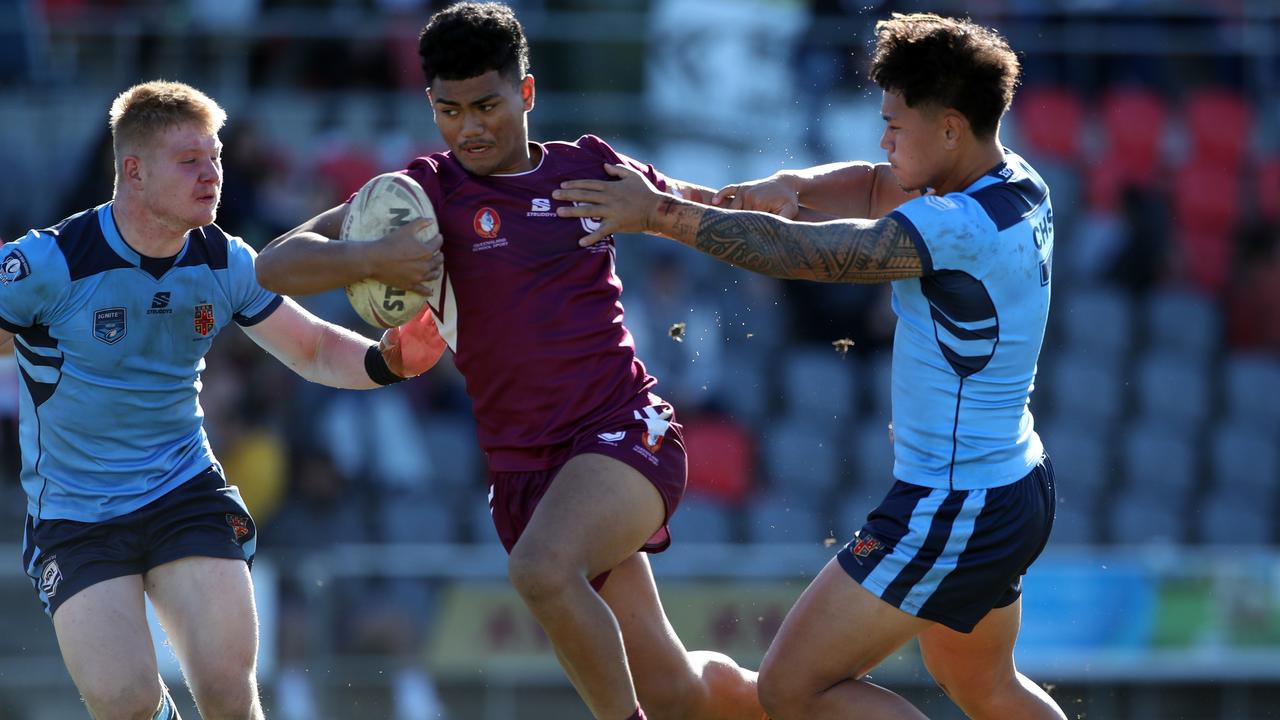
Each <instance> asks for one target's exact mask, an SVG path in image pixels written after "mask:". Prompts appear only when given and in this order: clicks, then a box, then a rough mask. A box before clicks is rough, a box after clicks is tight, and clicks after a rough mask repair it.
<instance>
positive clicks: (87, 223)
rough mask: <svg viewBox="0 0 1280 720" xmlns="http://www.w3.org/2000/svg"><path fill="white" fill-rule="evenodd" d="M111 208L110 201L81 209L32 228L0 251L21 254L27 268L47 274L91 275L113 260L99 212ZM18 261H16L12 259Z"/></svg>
mask: <svg viewBox="0 0 1280 720" xmlns="http://www.w3.org/2000/svg"><path fill="white" fill-rule="evenodd" d="M102 212H110V206H109V205H99V206H98V207H93V208H89V209H87V210H82V211H80V212H78V213H75V214H74V215H71V216H69V217H66V218H63V219H62V220H60V221H59V222H58V223H56V224H54V225H50V226H49V227H45V228H40V229H34V230H31V231H30V232H28V233H27V234H26V235H24V236H23V237H22V238H20V239H19V240H17V241H16V242H13V243H9V244H7V245H5V246H4V250H6V251H8V252H3V251H0V254H3V255H5V256H6V257H15V256H14V253H17V256H16V257H19V258H21V260H25V261H26V262H27V263H29V268H28V271H29V272H38V273H40V274H41V275H43V276H45V277H46V278H51V277H53V276H54V273H58V274H65V275H67V276H68V278H70V277H71V276H84V275H91V274H93V273H94V271H96V270H98V269H101V268H103V267H105V266H109V265H111V264H112V262H113V261H112V258H114V257H115V254H114V253H112V252H111V251H110V249H109V248H108V247H107V245H106V242H105V238H104V237H103V233H102V225H101V221H100V220H99V214H100V213H102ZM15 262H18V261H15Z"/></svg>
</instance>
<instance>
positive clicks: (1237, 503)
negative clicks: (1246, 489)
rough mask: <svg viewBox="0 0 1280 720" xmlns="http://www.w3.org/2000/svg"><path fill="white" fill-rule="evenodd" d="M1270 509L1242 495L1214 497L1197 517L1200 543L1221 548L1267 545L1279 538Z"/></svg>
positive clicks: (1205, 501)
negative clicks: (1276, 536) (1222, 546)
mask: <svg viewBox="0 0 1280 720" xmlns="http://www.w3.org/2000/svg"><path fill="white" fill-rule="evenodd" d="M1273 517H1274V516H1273V514H1272V511H1271V509H1270V508H1267V507H1263V506H1260V505H1258V504H1257V503H1256V502H1254V501H1252V500H1251V499H1250V498H1247V497H1242V496H1239V495H1232V494H1224V495H1212V496H1210V497H1208V498H1206V499H1205V500H1204V502H1203V503H1201V505H1200V512H1199V513H1198V514H1197V515H1196V516H1195V523H1196V525H1197V526H1198V527H1197V530H1199V533H1198V537H1197V539H1198V540H1199V541H1200V542H1203V543H1210V544H1218V545H1263V544H1267V543H1270V542H1271V541H1272V540H1273V538H1274V537H1275V527H1274V526H1275V522H1274V519H1273Z"/></svg>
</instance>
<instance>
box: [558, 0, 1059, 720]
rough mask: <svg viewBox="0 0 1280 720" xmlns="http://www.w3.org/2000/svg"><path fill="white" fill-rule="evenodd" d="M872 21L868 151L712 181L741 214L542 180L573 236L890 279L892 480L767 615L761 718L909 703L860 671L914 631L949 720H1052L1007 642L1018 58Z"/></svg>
mask: <svg viewBox="0 0 1280 720" xmlns="http://www.w3.org/2000/svg"><path fill="white" fill-rule="evenodd" d="M876 32H877V44H876V51H875V55H874V59H873V62H872V67H871V78H872V79H873V80H874V81H875V82H876V83H877V84H878V85H879V86H880V87H881V89H882V90H883V91H884V94H883V100H882V105H881V113H882V115H883V117H884V121H885V130H884V134H883V135H882V137H881V147H883V148H884V149H885V151H886V152H887V153H888V161H889V162H888V163H887V164H879V165H870V164H867V163H842V164H837V165H826V166H822V167H818V168H813V169H810V170H807V171H800V172H795V173H783V174H779V175H776V176H774V177H771V178H766V179H765V180H762V181H756V182H753V183H746V184H743V185H736V186H729V187H727V188H724V189H722V190H721V191H720V193H717V197H716V198H715V200H716V201H717V203H716V204H718V205H727V206H728V207H729V208H740V210H735V209H720V208H708V207H706V206H703V205H696V204H693V203H689V202H685V201H683V200H680V199H678V198H676V197H673V196H670V195H665V194H662V193H659V192H657V191H656V190H655V189H654V188H653V187H652V186H651V185H650V184H649V183H647V182H645V179H644V178H643V177H641V176H640V175H639V174H637V173H635V172H634V171H631V170H628V169H626V168H622V167H617V166H611V167H610V168H609V172H610V173H611V174H612V175H614V176H615V177H617V178H621V180H620V181H617V182H608V181H588V180H579V181H572V182H568V183H565V184H564V185H562V188H563V189H562V190H561V191H560V192H558V193H557V194H556V197H557V198H558V199H561V200H573V201H576V202H579V203H582V204H581V205H579V206H577V207H568V206H566V207H561V208H560V213H561V214H562V215H568V216H574V217H589V216H595V217H600V218H603V222H602V223H601V225H600V227H599V229H597V230H596V231H595V232H594V233H593V234H592V235H591V236H589V237H587V238H584V240H583V242H584V243H590V242H594V241H597V240H599V239H601V238H604V237H606V236H608V235H609V234H610V233H615V232H626V231H647V232H651V233H655V234H658V235H663V236H666V237H669V238H672V239H674V240H677V241H679V242H682V243H684V244H686V245H689V246H691V247H694V248H696V249H698V250H701V251H702V252H704V253H706V254H708V255H711V256H713V257H716V258H719V259H721V260H724V261H725V262H729V263H732V264H734V265H737V266H739V267H743V268H746V269H748V270H752V271H755V272H759V273H764V274H766V275H771V276H773V277H779V278H796V279H805V280H818V281H825V282H862V283H868V282H874V283H879V282H892V284H893V307H894V310H895V311H896V312H897V314H898V324H897V331H896V335H895V337H894V346H893V381H892V382H893V429H894V433H893V435H894V437H893V444H894V455H895V463H894V483H893V486H892V488H891V489H890V490H889V493H888V495H887V496H886V498H885V499H884V501H883V502H882V503H881V504H880V506H879V507H878V508H877V509H876V510H875V511H873V512H872V513H871V515H870V516H869V517H868V519H867V522H866V524H865V525H864V526H863V527H862V529H861V530H859V531H858V533H857V535H856V536H855V537H854V538H853V540H852V541H851V542H850V543H849V544H848V545H847V546H846V547H845V548H844V549H842V550H841V551H840V552H839V553H838V555H837V557H836V558H834V559H833V560H832V561H831V562H830V563H828V565H827V567H826V568H824V569H823V570H822V572H821V573H820V574H819V575H818V577H817V578H816V579H815V580H814V581H813V582H812V583H811V584H810V585H809V588H808V589H807V590H806V591H805V593H804V594H803V595H802V596H801V598H800V599H799V600H798V601H797V603H796V605H795V607H794V608H792V610H791V612H790V613H789V615H788V616H787V619H786V621H785V622H784V623H783V625H782V628H781V629H780V630H779V632H778V636H777V637H776V638H775V640H774V642H773V645H772V647H771V648H770V650H769V652H768V654H767V656H766V657H765V660H764V663H763V666H762V668H761V670H760V684H759V690H760V697H761V700H762V701H763V704H764V706H765V709H766V711H767V712H768V713H769V716H770V717H772V718H774V719H775V720H792V719H799V718H804V719H805V720H828V719H835V718H841V719H847V718H922V717H924V716H923V715H922V714H920V712H919V711H917V710H916V709H915V708H913V707H912V706H911V705H910V704H909V703H908V702H906V701H905V700H903V699H902V698H901V697H899V696H897V695H895V694H893V693H891V692H889V691H888V690H886V689H884V688H881V687H878V686H876V685H872V684H871V683H869V682H867V681H866V680H864V679H863V676H864V675H865V674H866V673H867V672H868V671H869V670H871V668H873V667H875V666H876V665H877V664H878V663H880V661H882V660H884V659H885V658H886V657H888V656H889V654H890V653H892V652H894V651H895V650H897V648H899V647H900V646H902V645H903V644H904V643H906V642H907V641H908V640H910V639H911V638H913V637H918V638H919V641H920V648H921V652H922V654H923V656H924V661H925V665H926V666H927V667H928V668H929V671H930V672H931V673H932V674H933V676H934V679H935V680H937V682H938V683H939V685H941V686H942V687H943V688H944V689H945V690H946V692H947V693H948V694H949V695H950V696H951V697H952V699H954V700H955V702H956V703H957V704H958V705H959V706H960V707H961V708H962V709H963V710H964V711H965V712H966V713H967V714H968V715H969V716H970V717H974V718H987V719H990V720H1007V719H1008V718H1019V719H1028V720H1030V719H1036V720H1038V719H1040V718H1059V719H1060V718H1063V717H1064V716H1063V713H1062V710H1061V709H1060V708H1059V707H1058V706H1057V704H1056V703H1055V702H1054V701H1053V699H1051V698H1050V697H1049V695H1048V694H1047V693H1046V692H1045V691H1044V690H1043V689H1041V688H1039V687H1038V686H1036V685H1035V684H1034V683H1032V682H1031V681H1030V680H1028V679H1027V678H1026V677H1025V676H1023V675H1022V674H1020V673H1018V671H1017V669H1016V668H1015V665H1014V658H1013V648H1014V642H1015V641H1016V639H1017V637H1018V629H1019V625H1020V618H1021V607H1022V605H1021V599H1020V598H1021V576H1022V575H1023V573H1025V572H1026V570H1027V568H1028V567H1029V566H1030V564H1031V563H1032V562H1033V561H1034V560H1035V558H1036V557H1037V556H1038V555H1039V554H1040V551H1041V550H1042V549H1043V547H1044V545H1045V542H1046V541H1047V540H1048V537H1049V531H1050V528H1051V527H1052V524H1053V510H1054V486H1053V483H1054V480H1053V469H1052V466H1051V465H1050V463H1049V459H1048V457H1047V456H1046V455H1045V452H1044V447H1043V445H1042V444H1041V442H1040V438H1039V437H1038V436H1037V435H1036V432H1035V430H1034V428H1033V423H1032V418H1031V413H1030V411H1029V409H1028V399H1029V395H1030V392H1031V388H1032V382H1033V380H1034V378H1035V370H1036V360H1037V358H1038V356H1039V353H1040V345H1041V341H1042V338H1043V335H1044V328H1045V322H1046V319H1047V317H1048V311H1049V286H1050V280H1051V276H1052V272H1051V264H1052V255H1053V211H1052V209H1051V207H1050V203H1049V190H1048V188H1047V187H1046V186H1045V184H1044V181H1043V180H1041V178H1040V176H1039V175H1038V174H1037V173H1036V172H1035V170H1034V169H1032V168H1031V167H1030V166H1029V165H1028V164H1027V163H1026V162H1025V161H1024V160H1023V159H1022V158H1020V157H1018V156H1017V155H1015V154H1014V153H1012V152H1011V151H1009V150H1008V149H1007V148H1005V147H1004V146H1003V145H1002V144H1001V143H1000V140H999V126H1000V118H1001V117H1002V116H1003V114H1004V112H1005V111H1006V110H1008V108H1009V104H1010V102H1011V100H1012V97H1013V91H1014V87H1015V86H1016V84H1017V81H1018V73H1019V67H1018V60H1017V57H1016V56H1015V55H1014V53H1013V51H1012V50H1010V48H1009V46H1008V44H1007V43H1006V41H1005V40H1004V38H1002V37H1000V35H998V34H997V33H995V32H994V31H992V30H989V29H987V28H983V27H979V26H977V25H974V24H973V23H971V22H967V21H962V20H953V19H948V18H942V17H939V16H936V15H931V14H924V13H921V14H912V15H895V16H894V17H893V18H892V19H890V20H886V21H883V22H881V23H879V24H878V25H877V26H876ZM895 208H896V209H895ZM744 210H745V211H744ZM752 210H763V211H766V212H769V213H779V214H785V215H788V216H790V217H798V218H801V219H805V220H809V219H819V218H821V217H828V218H842V219H836V220H830V221H827V222H793V221H791V220H789V219H786V218H783V217H778V216H777V215H774V214H765V213H764V212H750V211H752ZM853 218H860V219H853ZM886 479H887V478H886Z"/></svg>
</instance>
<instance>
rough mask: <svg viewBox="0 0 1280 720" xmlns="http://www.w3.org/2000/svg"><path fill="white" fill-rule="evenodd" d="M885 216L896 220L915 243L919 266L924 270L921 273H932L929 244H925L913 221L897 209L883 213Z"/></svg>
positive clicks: (931, 256)
mask: <svg viewBox="0 0 1280 720" xmlns="http://www.w3.org/2000/svg"><path fill="white" fill-rule="evenodd" d="M885 217H887V218H892V219H894V220H896V221H897V223H898V224H899V225H901V226H902V229H904V230H906V231H907V235H910V236H911V242H913V243H915V245H916V253H918V254H919V255H920V266H921V267H922V268H923V269H924V272H923V273H921V274H923V275H932V274H933V255H931V254H929V246H928V245H926V244H925V242H924V236H922V235H921V234H920V230H918V229H917V228H916V225H915V223H913V222H911V220H910V219H908V218H907V216H906V215H903V214H902V213H901V212H898V211H897V210H894V211H893V212H891V213H889V214H888V215H885Z"/></svg>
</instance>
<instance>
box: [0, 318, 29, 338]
mask: <svg viewBox="0 0 1280 720" xmlns="http://www.w3.org/2000/svg"><path fill="white" fill-rule="evenodd" d="M0 328H3V329H5V330H7V331H9V332H11V333H13V334H14V335H18V334H21V333H22V331H24V330H26V329H27V328H26V326H24V325H19V324H17V323H12V322H9V321H8V320H5V319H4V316H3V315H0Z"/></svg>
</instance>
